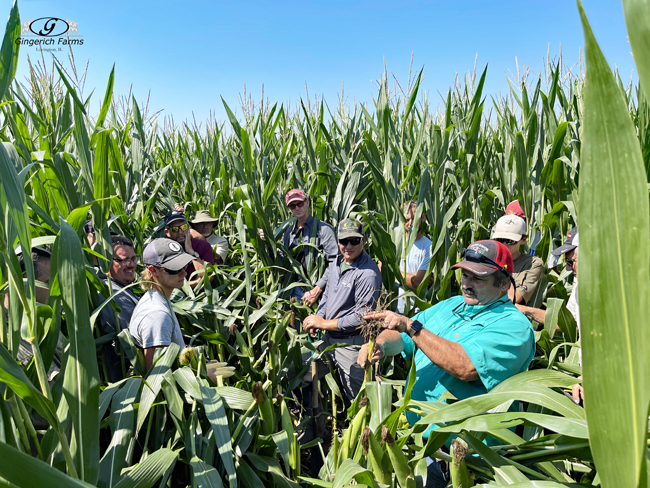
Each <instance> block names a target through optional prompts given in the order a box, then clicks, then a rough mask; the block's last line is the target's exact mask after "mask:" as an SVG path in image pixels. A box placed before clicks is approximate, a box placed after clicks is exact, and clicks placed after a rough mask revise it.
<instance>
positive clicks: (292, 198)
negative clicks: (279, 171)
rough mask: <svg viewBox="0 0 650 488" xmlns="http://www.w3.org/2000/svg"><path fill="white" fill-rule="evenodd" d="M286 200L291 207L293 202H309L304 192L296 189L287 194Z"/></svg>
mask: <svg viewBox="0 0 650 488" xmlns="http://www.w3.org/2000/svg"><path fill="white" fill-rule="evenodd" d="M285 200H286V201H287V205H289V204H290V203H293V202H304V201H305V200H307V197H306V196H305V192H304V191H302V190H299V189H298V188H294V189H293V190H289V191H288V192H287V195H286V197H285Z"/></svg>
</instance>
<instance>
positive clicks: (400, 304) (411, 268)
mask: <svg viewBox="0 0 650 488" xmlns="http://www.w3.org/2000/svg"><path fill="white" fill-rule="evenodd" d="M429 261H431V239H429V238H428V237H427V236H422V237H420V238H419V239H418V240H417V241H415V242H414V243H413V246H412V247H411V250H410V251H409V253H408V254H407V255H406V272H407V273H417V272H418V271H420V270H422V269H424V270H426V269H429ZM399 269H400V271H402V272H403V271H404V261H402V260H400V262H399ZM399 294H400V296H401V295H403V294H404V288H402V286H401V285H400V287H399ZM409 300H410V306H411V313H418V312H419V311H420V309H419V308H416V309H415V310H413V308H412V307H413V304H414V300H413V297H411V298H410V299H409ZM404 308H405V302H404V297H401V298H399V299H398V300H397V313H399V314H403V313H404Z"/></svg>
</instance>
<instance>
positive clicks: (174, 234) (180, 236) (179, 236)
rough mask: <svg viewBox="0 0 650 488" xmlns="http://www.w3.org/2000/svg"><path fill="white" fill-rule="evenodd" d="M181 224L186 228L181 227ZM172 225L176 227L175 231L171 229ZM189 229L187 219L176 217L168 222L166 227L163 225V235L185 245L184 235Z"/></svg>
mask: <svg viewBox="0 0 650 488" xmlns="http://www.w3.org/2000/svg"><path fill="white" fill-rule="evenodd" d="M181 226H186V227H187V229H185V230H183V229H181ZM172 227H178V229H177V230H176V231H173V230H172ZM189 231H190V229H189V226H188V225H187V221H186V220H185V219H178V220H174V221H173V222H170V223H169V225H168V226H167V227H165V235H166V236H167V237H168V238H169V239H171V240H172V241H176V242H178V243H179V244H182V245H183V246H184V245H185V236H186V235H187V233H188V232H189Z"/></svg>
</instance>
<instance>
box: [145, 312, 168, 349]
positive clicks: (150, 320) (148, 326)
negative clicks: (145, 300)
mask: <svg viewBox="0 0 650 488" xmlns="http://www.w3.org/2000/svg"><path fill="white" fill-rule="evenodd" d="M138 330H139V332H140V340H141V342H142V344H141V346H142V349H146V348H148V347H162V346H169V345H170V344H171V343H172V332H173V330H174V321H173V320H172V317H171V315H170V314H169V312H168V311H166V310H152V311H151V312H150V313H149V314H147V316H146V317H144V318H143V319H142V321H141V322H140V325H139V327H138Z"/></svg>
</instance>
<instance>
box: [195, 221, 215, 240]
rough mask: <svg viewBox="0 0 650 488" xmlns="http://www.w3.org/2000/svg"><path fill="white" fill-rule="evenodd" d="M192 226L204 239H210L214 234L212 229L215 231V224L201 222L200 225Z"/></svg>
mask: <svg viewBox="0 0 650 488" xmlns="http://www.w3.org/2000/svg"><path fill="white" fill-rule="evenodd" d="M192 226H193V227H194V229H195V230H196V231H197V232H198V233H199V234H201V235H202V236H203V237H208V236H209V235H210V234H212V229H214V222H201V223H198V224H192Z"/></svg>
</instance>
